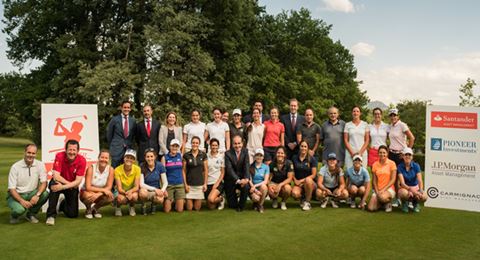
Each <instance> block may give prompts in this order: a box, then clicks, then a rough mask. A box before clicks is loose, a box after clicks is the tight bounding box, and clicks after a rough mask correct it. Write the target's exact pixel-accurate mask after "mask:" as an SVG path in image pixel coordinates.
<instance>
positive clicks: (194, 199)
mask: <svg viewBox="0 0 480 260" xmlns="http://www.w3.org/2000/svg"><path fill="white" fill-rule="evenodd" d="M191 145H192V149H191V150H190V151H189V152H187V153H186V154H185V155H183V171H182V172H183V179H184V180H185V193H186V197H187V210H189V211H190V210H192V209H195V210H196V211H199V210H200V209H201V208H202V200H203V199H204V198H205V195H204V192H206V191H207V179H208V159H207V154H206V153H204V152H202V151H200V150H199V147H200V137H198V136H194V137H192V141H191Z"/></svg>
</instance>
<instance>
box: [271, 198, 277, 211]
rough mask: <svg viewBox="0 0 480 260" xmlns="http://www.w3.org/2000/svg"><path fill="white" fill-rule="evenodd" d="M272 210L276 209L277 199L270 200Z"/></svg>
mask: <svg viewBox="0 0 480 260" xmlns="http://www.w3.org/2000/svg"><path fill="white" fill-rule="evenodd" d="M272 208H274V209H276V208H278V200H277V199H273V200H272Z"/></svg>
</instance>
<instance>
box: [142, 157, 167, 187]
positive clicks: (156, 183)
mask: <svg viewBox="0 0 480 260" xmlns="http://www.w3.org/2000/svg"><path fill="white" fill-rule="evenodd" d="M140 168H141V170H142V174H143V180H144V182H145V184H147V185H148V186H152V187H155V188H157V189H160V174H165V167H164V166H163V163H161V162H155V167H154V168H153V171H150V169H149V168H148V165H147V164H146V163H142V165H141V167H140Z"/></svg>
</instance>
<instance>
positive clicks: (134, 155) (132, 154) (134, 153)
mask: <svg viewBox="0 0 480 260" xmlns="http://www.w3.org/2000/svg"><path fill="white" fill-rule="evenodd" d="M127 155H130V156H133V158H135V159H137V152H136V151H135V150H133V149H127V151H125V155H124V156H123V157H125V156H127Z"/></svg>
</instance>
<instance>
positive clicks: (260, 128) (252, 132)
mask: <svg viewBox="0 0 480 260" xmlns="http://www.w3.org/2000/svg"><path fill="white" fill-rule="evenodd" d="M252 118H253V122H252V123H251V124H250V125H249V126H248V127H247V150H248V157H249V161H250V163H253V161H254V157H255V151H256V150H257V149H259V148H262V149H263V135H264V132H265V126H264V125H263V124H262V122H261V121H260V110H259V109H257V108H255V109H253V111H252Z"/></svg>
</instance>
